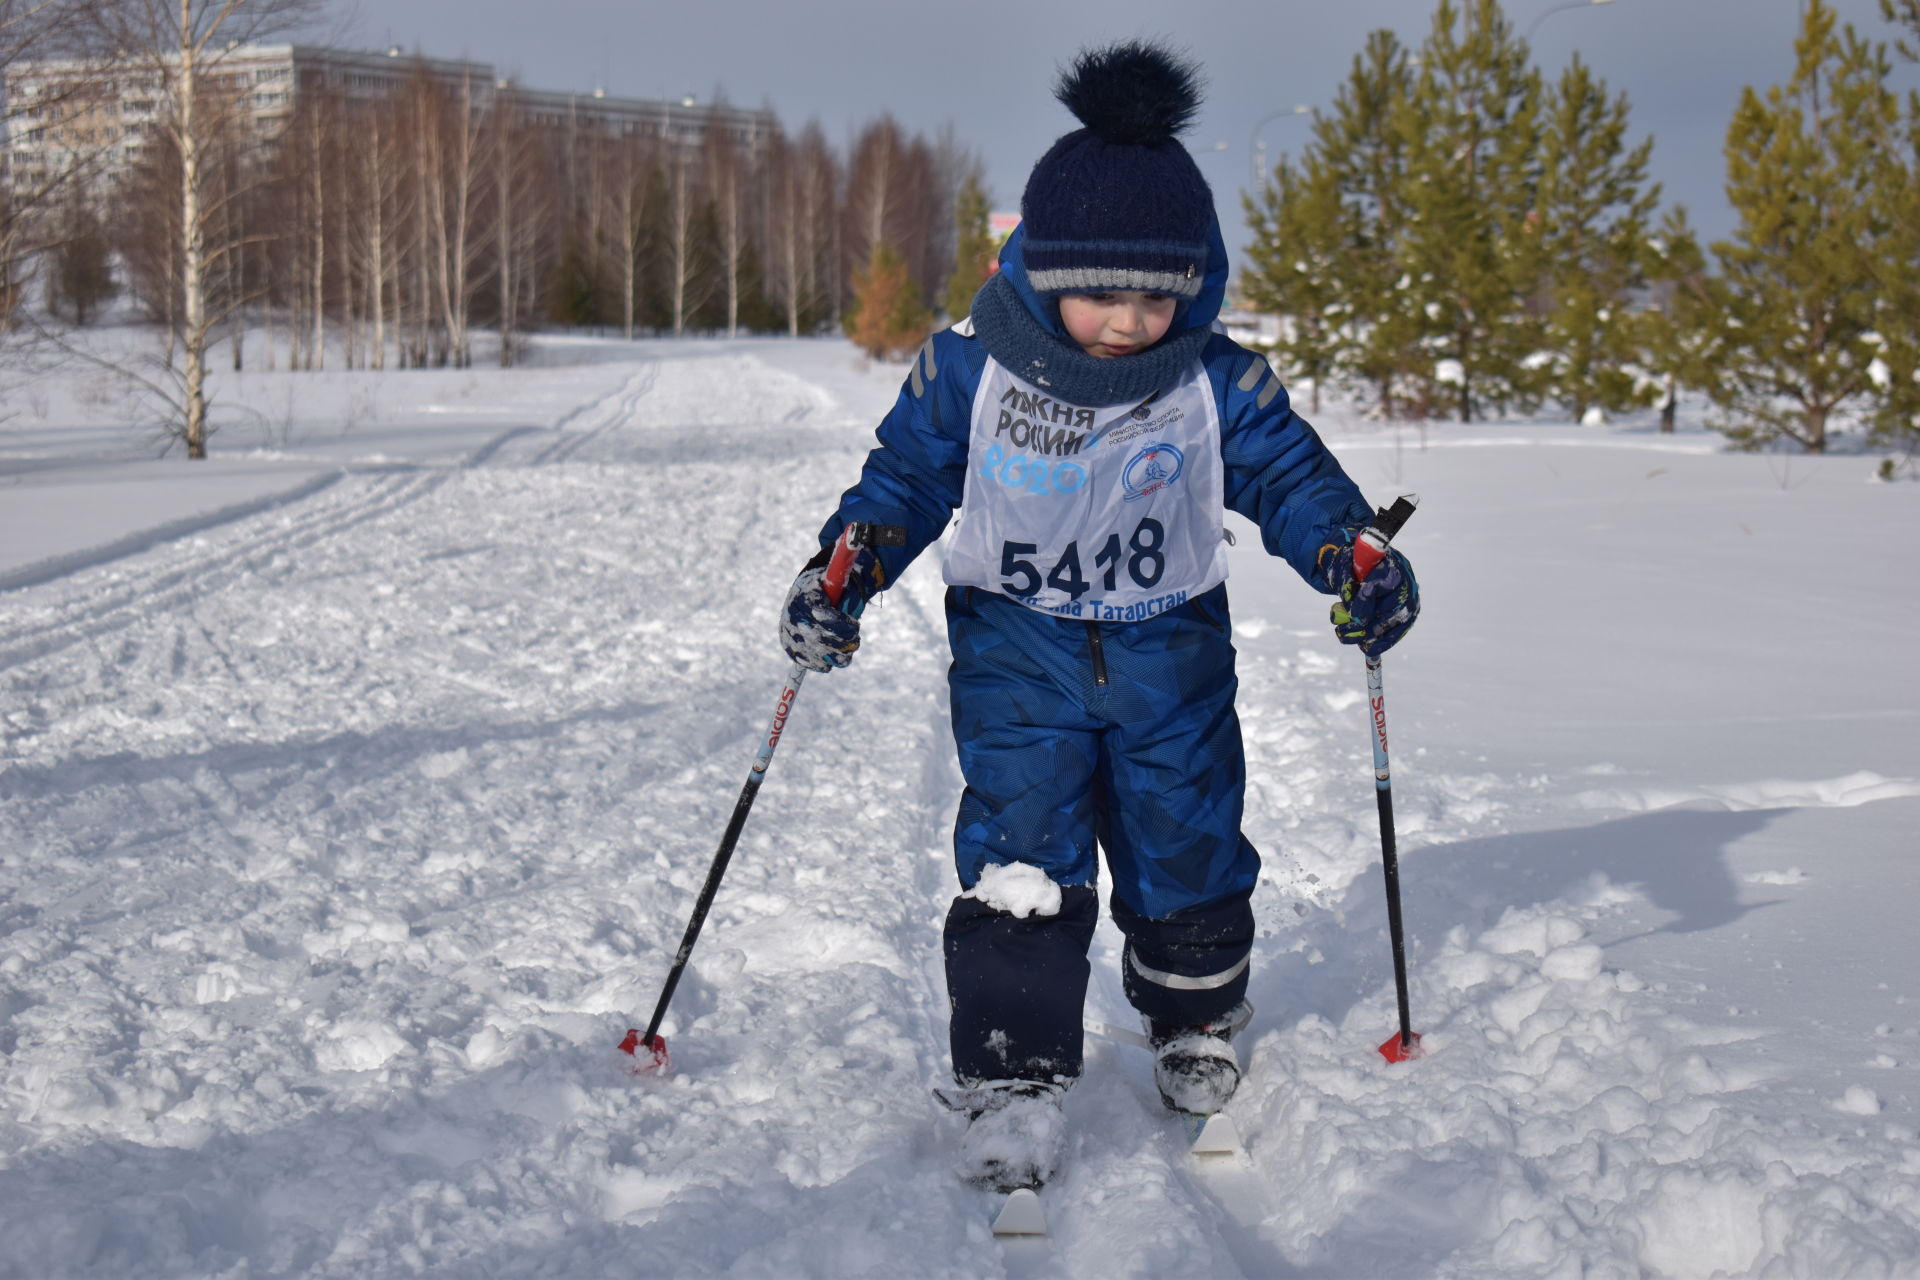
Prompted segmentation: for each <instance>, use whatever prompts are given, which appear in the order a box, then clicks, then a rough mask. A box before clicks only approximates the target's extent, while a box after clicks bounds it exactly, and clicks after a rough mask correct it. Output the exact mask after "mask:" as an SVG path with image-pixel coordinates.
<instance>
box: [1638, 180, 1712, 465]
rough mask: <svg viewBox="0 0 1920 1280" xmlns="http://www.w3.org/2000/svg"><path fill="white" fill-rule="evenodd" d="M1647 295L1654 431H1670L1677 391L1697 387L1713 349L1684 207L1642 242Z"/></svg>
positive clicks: (1698, 259)
mask: <svg viewBox="0 0 1920 1280" xmlns="http://www.w3.org/2000/svg"><path fill="white" fill-rule="evenodd" d="M1647 295H1648V299H1649V305H1648V309H1647V314H1646V317H1645V319H1644V327H1643V329H1642V333H1643V337H1644V341H1645V343H1646V353H1647V364H1648V367H1649V369H1650V370H1651V372H1653V373H1654V374H1655V375H1656V376H1657V377H1658V378H1659V379H1660V382H1661V384H1662V389H1661V392H1660V395H1661V397H1662V403H1661V410H1660V429H1661V430H1662V431H1672V430H1673V429H1674V418H1675V416H1676V411H1677V408H1678V398H1679V389H1680V387H1682V386H1688V387H1697V386H1701V385H1703V383H1704V381H1705V379H1706V377H1707V372H1706V370H1707V362H1708V360H1709V359H1710V358H1711V355H1710V353H1711V352H1712V349H1713V339H1712V334H1711V331H1710V330H1708V329H1707V328H1705V327H1703V326H1702V325H1701V323H1700V317H1701V315H1702V314H1703V309H1704V308H1707V307H1710V306H1712V305H1713V304H1712V301H1711V299H1712V283H1711V281H1710V280H1709V279H1708V276H1707V255H1706V253H1705V251H1704V250H1702V249H1701V247H1700V239H1699V237H1698V236H1696V235H1695V234H1694V231H1693V226H1692V224H1691V223H1690V222H1689V221H1688V219H1687V211H1686V207H1685V206H1680V207H1677V208H1674V209H1672V210H1669V211H1668V213H1667V215H1666V217H1665V218H1664V219H1663V220H1662V221H1661V224H1660V229H1659V231H1658V232H1656V233H1655V234H1653V235H1652V236H1649V237H1648V239H1647Z"/></svg>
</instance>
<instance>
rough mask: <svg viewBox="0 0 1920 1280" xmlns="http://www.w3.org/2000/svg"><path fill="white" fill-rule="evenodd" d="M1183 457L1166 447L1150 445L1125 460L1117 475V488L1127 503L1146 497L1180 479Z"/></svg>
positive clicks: (1168, 446)
mask: <svg viewBox="0 0 1920 1280" xmlns="http://www.w3.org/2000/svg"><path fill="white" fill-rule="evenodd" d="M1186 465H1187V457H1186V455H1185V454H1183V453H1181V452H1180V450H1179V449H1177V448H1175V447H1174V446H1173V445H1170V444H1150V445H1148V446H1147V447H1146V448H1144V449H1142V450H1141V451H1140V452H1138V453H1136V454H1134V455H1133V457H1132V458H1130V459H1128V461H1127V467H1126V470H1124V471H1122V472H1121V473H1120V484H1121V487H1122V488H1124V489H1125V490H1126V491H1127V498H1126V500H1127V501H1128V502H1133V501H1135V500H1136V499H1139V498H1145V497H1150V496H1151V495H1153V494H1156V493H1158V492H1160V491H1161V490H1162V489H1164V488H1166V487H1167V486H1168V485H1170V484H1172V483H1173V482H1174V481H1176V480H1178V479H1179V478H1180V473H1181V471H1183V470H1184V469H1185V468H1186Z"/></svg>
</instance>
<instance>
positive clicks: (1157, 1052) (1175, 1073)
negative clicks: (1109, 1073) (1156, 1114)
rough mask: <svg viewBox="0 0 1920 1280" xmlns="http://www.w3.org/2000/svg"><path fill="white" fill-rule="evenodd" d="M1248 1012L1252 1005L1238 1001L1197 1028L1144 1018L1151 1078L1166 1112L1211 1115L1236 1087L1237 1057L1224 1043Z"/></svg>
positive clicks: (1238, 1078)
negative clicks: (1151, 1055) (1151, 1057)
mask: <svg viewBox="0 0 1920 1280" xmlns="http://www.w3.org/2000/svg"><path fill="white" fill-rule="evenodd" d="M1252 1017H1253V1006H1252V1005H1250V1004H1248V1003H1247V1002H1246V1001H1244V1000H1242V1001H1241V1002H1240V1003H1239V1004H1237V1005H1235V1006H1234V1007H1233V1008H1231V1009H1229V1010H1227V1012H1226V1013H1224V1014H1222V1015H1221V1016H1220V1017H1218V1018H1215V1019H1214V1020H1213V1021H1212V1022H1209V1023H1205V1024H1202V1025H1200V1026H1197V1027H1173V1026H1168V1025H1166V1024H1164V1023H1159V1022H1154V1021H1152V1020H1151V1019H1149V1020H1148V1022H1147V1035H1148V1039H1149V1040H1151V1041H1152V1043H1153V1082H1154V1084H1156V1085H1158V1086H1159V1087H1160V1100H1161V1101H1162V1102H1164V1103H1166V1104H1167V1108H1168V1109H1169V1110H1171V1111H1184V1112H1186V1113H1188V1114H1189V1115H1196V1116H1210V1115H1212V1114H1213V1113H1214V1112H1216V1111H1218V1110H1220V1109H1221V1108H1222V1107H1224V1106H1226V1105H1227V1099H1229V1098H1231V1097H1232V1096H1233V1091H1234V1090H1235V1089H1237V1088H1239V1087H1240V1059H1239V1058H1238V1057H1236V1056H1235V1055H1234V1052H1233V1045H1232V1044H1231V1043H1229V1042H1230V1041H1231V1040H1232V1039H1233V1037H1234V1036H1235V1034H1237V1033H1238V1032H1239V1030H1240V1028H1242V1027H1244V1026H1246V1025H1247V1022H1248V1021H1249V1020H1250V1019H1251V1018H1252Z"/></svg>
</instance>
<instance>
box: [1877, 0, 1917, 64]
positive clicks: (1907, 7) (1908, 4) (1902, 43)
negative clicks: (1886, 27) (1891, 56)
mask: <svg viewBox="0 0 1920 1280" xmlns="http://www.w3.org/2000/svg"><path fill="white" fill-rule="evenodd" d="M1880 15H1881V16H1882V17H1884V18H1885V19H1886V20H1887V21H1888V22H1891V23H1894V24H1895V25H1897V26H1901V27H1905V28H1906V35H1905V36H1903V37H1901V39H1900V40H1899V41H1898V42H1897V43H1896V44H1895V45H1894V47H1895V48H1896V49H1898V50H1900V53H1901V55H1902V56H1903V57H1905V58H1906V59H1907V60H1908V61H1910V62H1911V61H1920V0H1880ZM1909 40H1911V41H1912V43H1911V44H1909V43H1908V41H1909Z"/></svg>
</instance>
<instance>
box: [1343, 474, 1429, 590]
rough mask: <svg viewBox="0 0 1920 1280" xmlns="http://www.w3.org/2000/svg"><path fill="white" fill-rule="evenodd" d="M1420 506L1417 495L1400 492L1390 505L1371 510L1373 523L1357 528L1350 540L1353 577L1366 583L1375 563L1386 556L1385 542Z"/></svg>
mask: <svg viewBox="0 0 1920 1280" xmlns="http://www.w3.org/2000/svg"><path fill="white" fill-rule="evenodd" d="M1419 505H1420V497H1419V495H1418V494H1413V493H1403V494H1401V495H1400V496H1399V497H1397V498H1395V499H1394V500H1393V505H1392V506H1390V507H1382V508H1380V509H1379V510H1378V511H1376V512H1374V513H1373V523H1371V524H1369V525H1368V526H1367V527H1366V528H1364V529H1362V530H1361V531H1360V536H1359V537H1357V538H1355V539H1354V540H1353V576H1354V580H1355V581H1357V582H1365V581H1366V580H1367V575H1368V574H1370V573H1372V572H1373V569H1374V566H1375V565H1377V564H1379V563H1380V562H1381V561H1382V560H1384V559H1386V558H1387V544H1389V543H1390V542H1392V541H1393V539H1394V537H1395V536H1396V535H1397V534H1398V533H1399V532H1400V526H1402V525H1404V524H1405V523H1406V522H1407V518H1408V517H1409V516H1411V515H1412V514H1413V512H1414V508H1415V507H1418V506H1419Z"/></svg>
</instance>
